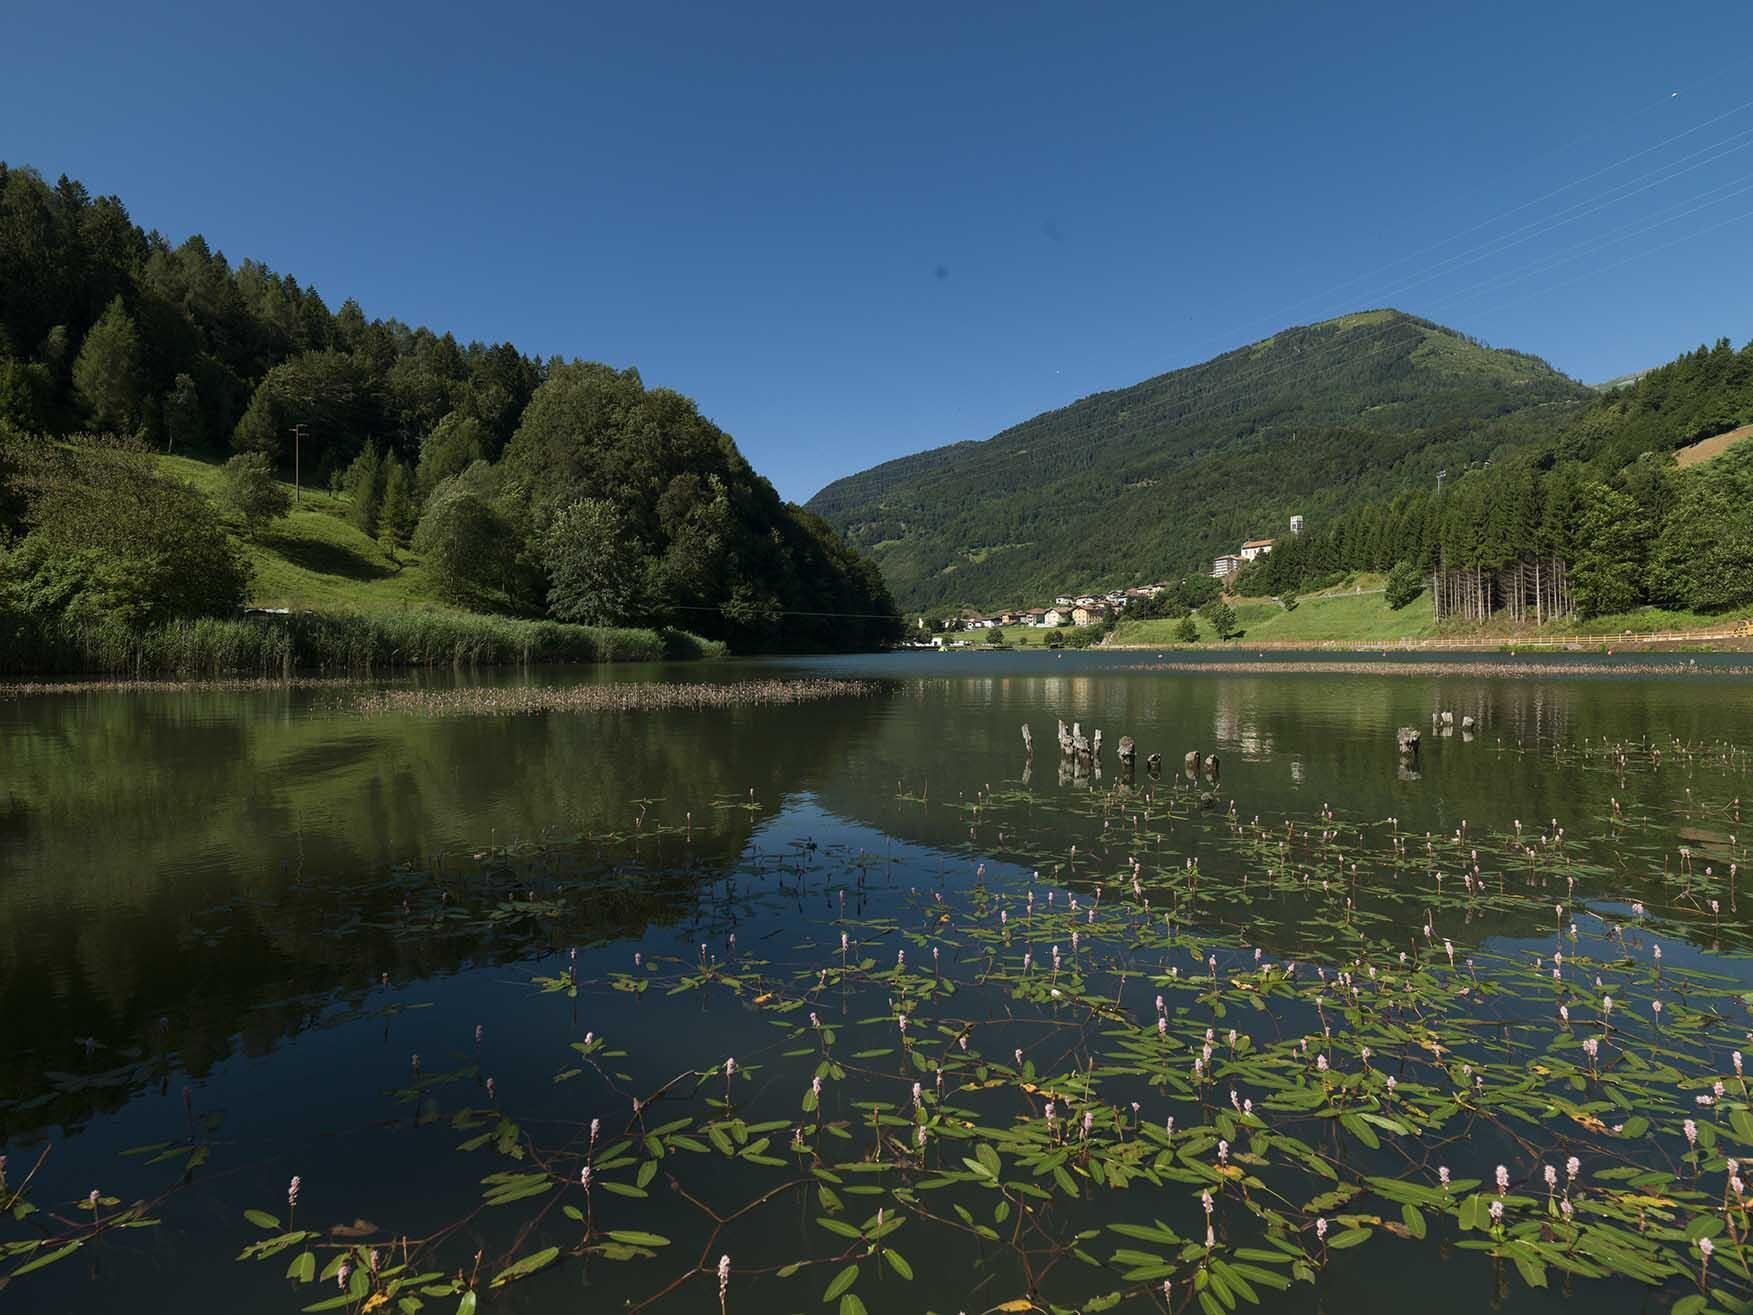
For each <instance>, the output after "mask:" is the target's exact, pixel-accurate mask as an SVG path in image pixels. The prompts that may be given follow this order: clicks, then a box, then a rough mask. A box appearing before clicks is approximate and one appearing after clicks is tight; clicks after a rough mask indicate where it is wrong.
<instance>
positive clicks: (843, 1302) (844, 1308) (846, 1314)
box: [840, 1292, 865, 1315]
mask: <svg viewBox="0 0 1753 1315" xmlns="http://www.w3.org/2000/svg"><path fill="white" fill-rule="evenodd" d="M840 1315H865V1311H864V1303H863V1302H862V1301H860V1300H859V1299H858V1294H857V1293H856V1292H848V1293H847V1294H846V1295H845V1296H844V1297H841V1298H840Z"/></svg>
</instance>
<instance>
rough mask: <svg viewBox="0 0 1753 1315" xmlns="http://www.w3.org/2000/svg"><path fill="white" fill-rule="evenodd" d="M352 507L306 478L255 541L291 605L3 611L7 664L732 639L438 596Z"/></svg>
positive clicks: (389, 654)
mask: <svg viewBox="0 0 1753 1315" xmlns="http://www.w3.org/2000/svg"><path fill="white" fill-rule="evenodd" d="M159 460H160V463H161V467H162V469H163V470H164V472H165V473H166V474H169V475H173V476H175V477H177V478H179V479H182V480H185V481H187V482H188V483H190V484H193V485H194V486H195V487H196V488H198V489H200V490H201V491H202V492H203V493H205V494H206V495H207V496H208V497H210V498H215V499H216V498H217V495H218V491H219V478H220V476H219V467H218V465H216V464H213V463H210V462H205V461H199V460H196V459H193V458H190V457H177V456H165V457H161V458H159ZM348 512H349V505H348V501H347V499H345V498H343V497H337V496H336V495H334V494H331V493H329V492H327V491H326V490H321V491H319V490H315V489H310V488H306V489H305V490H304V491H303V493H302V496H301V498H300V500H299V503H298V505H297V506H296V507H294V509H293V511H292V513H291V514H290V515H288V516H286V517H285V518H284V519H282V520H279V521H276V522H274V523H273V525H272V526H270V527H269V529H268V530H267V531H266V532H265V533H264V534H263V535H262V536H261V537H260V539H259V540H257V541H255V542H246V544H245V549H246V551H247V552H248V554H249V558H250V564H251V566H252V567H253V569H254V576H253V580H252V583H251V588H250V597H249V604H250V606H251V607H254V608H262V609H282V608H283V609H287V612H288V615H284V616H282V615H243V616H236V617H200V618H196V619H194V620H188V621H173V622H168V623H166V624H163V625H156V626H149V627H147V628H145V629H143V630H133V629H129V628H127V627H124V626H121V625H106V624H92V625H85V624H53V625H51V624H39V623H36V622H33V621H30V620H28V619H23V618H17V617H10V616H0V675H41V674H74V673H80V674H93V675H109V676H218V675H230V674H242V675H249V676H286V675H291V674H292V673H293V672H295V671H321V672H327V673H332V674H365V673H369V672H372V671H378V670H386V669H391V668H397V667H436V666H498V665H519V664H524V663H530V662H656V661H661V660H663V659H665V658H693V657H712V656H721V655H722V654H723V653H724V646H723V645H722V644H720V643H718V642H716V641H712V640H705V639H701V638H699V637H698V636H696V635H691V634H688V633H686V632H684V631H680V630H669V629H664V630H654V629H646V628H637V627H614V626H580V625H566V624H562V623H560V622H556V621H547V620H539V619H525V618H520V617H513V616H501V615H492V614H484V613H478V612H470V611H467V610H465V609H463V608H460V607H456V606H454V605H452V604H450V603H447V602H445V601H444V600H443V599H441V598H439V597H438V596H437V591H436V589H435V588H434V587H433V585H432V582H431V581H430V580H429V579H428V578H427V576H426V573H425V572H424V571H423V570H422V569H421V564H420V559H419V556H418V554H415V553H413V552H411V551H409V552H402V553H400V554H398V555H397V557H396V558H394V559H392V558H391V557H390V555H389V554H388V553H386V552H385V551H384V550H383V548H382V547H380V546H379V545H378V543H377V542H376V541H375V540H373V539H371V538H369V537H368V536H367V535H365V534H364V533H363V532H362V531H361V530H360V529H359V528H358V527H357V526H355V525H354V524H353V522H352V521H351V520H350V519H349V516H348Z"/></svg>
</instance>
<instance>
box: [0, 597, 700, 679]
mask: <svg viewBox="0 0 1753 1315" xmlns="http://www.w3.org/2000/svg"><path fill="white" fill-rule="evenodd" d="M724 651H725V649H724V645H723V644H721V643H718V642H716V641H712V640H705V639H701V638H699V637H698V636H696V635H690V634H687V633H686V632H684V631H679V630H662V631H659V630H638V629H624V628H615V627H606V626H575V625H562V624H560V623H558V622H554V621H525V620H519V619H517V618H513V617H500V616H474V615H467V614H461V613H447V612H407V613H384V614H381V615H363V614H354V613H320V612H310V613H302V614H298V615H292V616H240V617H224V618H221V617H199V618H195V619H192V620H182V621H169V622H164V623H162V624H159V625H153V626H147V627H144V628H140V629H134V628H132V627H128V626H123V625H118V624H113V623H101V622H100V623H89V624H67V623H53V622H47V623H46V622H40V621H36V620H34V619H31V618H26V617H17V616H6V615H0V674H4V675H45V674H54V675H77V674H89V675H105V676H127V677H131V678H135V679H140V678H144V677H150V676H185V677H186V676H224V675H245V676H278V677H282V678H285V677H290V676H291V675H293V674H294V673H295V672H300V671H319V672H331V673H346V674H351V675H363V674H369V673H370V672H373V671H379V670H389V669H395V668H401V667H446V666H450V667H476V666H522V665H527V664H530V663H537V662H657V661H662V660H664V659H666V658H699V657H717V656H722V655H723V653H724Z"/></svg>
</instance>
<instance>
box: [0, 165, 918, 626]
mask: <svg viewBox="0 0 1753 1315" xmlns="http://www.w3.org/2000/svg"><path fill="white" fill-rule="evenodd" d="M295 430H296V432H297V433H298V434H299V435H301V436H302V439H301V441H300V442H298V444H297V447H296V450H295V439H294V433H295ZM150 451H158V452H172V453H175V454H178V455H194V456H207V457H209V458H210V459H213V460H215V461H217V460H221V459H229V460H228V465H227V468H226V471H225V478H224V481H223V483H222V488H223V490H224V496H223V497H222V498H221V500H220V502H219V503H218V504H217V505H213V504H211V503H210V501H209V500H208V499H207V498H206V497H205V496H204V495H199V494H193V493H192V492H191V491H190V490H189V489H188V488H187V486H182V485H179V483H178V481H177V480H175V479H174V477H173V476H171V475H170V474H168V473H166V472H164V471H162V470H161V471H159V472H158V473H154V472H153V469H152V464H151V463H150V462H146V463H144V464H143V463H142V462H141V461H140V460H139V459H137V458H138V457H139V456H140V455H141V454H144V453H146V452H150ZM295 459H296V460H297V461H298V464H299V473H300V475H301V478H302V480H303V483H304V484H305V485H306V486H313V485H314V486H320V487H325V488H329V489H332V490H334V491H336V492H338V493H340V494H342V495H343V505H344V506H345V507H346V508H348V514H349V515H350V516H351V517H352V519H353V520H354V521H355V523H356V524H357V525H358V527H359V528H360V529H361V530H363V531H364V532H366V533H367V534H369V535H371V536H372V537H373V538H374V539H378V540H380V541H381V542H382V543H383V544H384V545H385V551H386V552H387V553H388V554H389V555H390V557H391V558H392V559H393V558H394V557H395V555H396V554H397V553H398V552H400V551H403V550H405V549H406V548H408V547H410V546H413V547H416V548H417V549H418V550H419V553H420V556H421V560H422V568H423V571H424V573H425V575H426V576H427V577H429V578H431V579H433V580H435V581H437V582H438V585H439V587H440V589H441V590H442V592H443V595H444V597H445V598H447V599H448V600H449V601H451V602H453V603H455V604H457V605H459V606H463V607H467V608H469V609H472V610H477V611H497V612H506V613H511V614H517V615H525V616H548V617H552V618H555V619H559V620H565V621H576V622H586V623H591V624H601V625H626V624H632V625H644V626H657V625H675V626H679V627H682V628H685V629H687V630H691V631H695V632H698V633H700V634H703V635H706V636H708V637H711V638H720V639H725V640H728V641H730V642H731V643H732V644H733V645H735V646H738V647H741V648H746V649H747V648H773V647H829V646H845V647H861V646H867V645H869V644H871V643H873V642H875V641H878V640H880V639H883V638H887V637H888V636H889V635H891V634H892V633H894V630H895V627H896V624H897V622H896V621H895V619H894V608H893V604H892V602H891V600H890V597H889V594H888V591H887V589H886V588H885V586H884V584H883V581H882V579H881V577H880V575H879V574H878V572H877V571H876V569H875V568H874V566H873V565H872V564H871V563H870V562H869V561H867V560H866V559H864V558H861V557H860V556H859V555H858V554H857V553H855V552H853V551H851V550H850V549H849V548H848V547H847V546H846V545H845V544H844V543H842V542H841V541H840V540H839V539H838V538H837V537H836V535H835V534H834V532H833V531H832V530H831V529H829V528H828V526H827V525H826V524H825V523H824V522H823V521H821V520H820V519H819V518H818V517H816V516H814V515H812V514H809V513H807V512H804V511H802V510H801V509H799V508H796V507H793V506H788V505H787V504H785V503H783V502H782V501H781V500H780V498H779V497H778V495H777V494H776V493H775V491H774V489H773V487H772V485H771V484H769V483H768V481H767V480H765V479H763V478H762V477H761V476H759V475H758V474H756V473H755V472H754V471H753V470H752V469H751V468H750V467H749V465H748V463H747V462H746V461H745V460H744V459H743V457H742V455H741V454H740V453H739V452H738V450H737V447H736V444H735V443H734V441H733V440H732V439H731V437H730V436H729V435H728V434H725V433H724V432H723V431H722V430H720V429H718V428H717V427H716V426H715V425H713V424H712V423H710V422H709V421H708V420H706V419H705V418H704V417H702V416H701V415H700V413H699V411H698V409H697V408H696V406H695V405H694V403H693V402H692V401H691V400H689V399H688V398H686V397H684V396H682V395H681V394H679V393H676V392H673V391H670V390H668V389H663V388H647V387H646V386H645V385H644V384H643V382H642V381H641V379H640V377H639V375H638V373H637V372H636V371H634V370H631V369H629V370H615V369H612V368H610V367H608V366H603V365H595V364H590V363H585V362H578V361H570V362H568V361H561V360H559V359H558V358H556V359H552V360H546V361H544V360H541V359H538V358H536V357H535V356H533V355H530V354H528V353H526V352H524V351H520V350H519V349H518V348H517V347H515V346H513V345H512V344H510V343H494V344H486V343H479V342H469V343H462V342H459V341H457V340H456V339H455V338H454V337H453V336H452V335H450V334H449V333H441V332H436V331H434V330H431V329H426V328H410V327H409V326H408V325H406V324H403V323H400V322H399V321H396V320H393V319H368V318H367V317H366V315H365V314H364V312H363V311H362V310H361V308H360V307H359V305H358V304H357V303H356V302H354V301H351V300H348V301H344V302H342V303H341V305H340V306H339V308H337V309H333V310H331V308H330V307H329V305H328V303H327V302H325V300H324V299H323V298H322V297H321V296H319V295H318V293H317V291H316V290H315V289H314V288H311V287H308V286H302V285H300V283H299V282H298V281H297V280H296V279H294V278H293V277H291V276H290V275H284V274H277V273H275V272H274V271H273V270H271V269H269V268H268V267H266V266H265V265H262V264H259V263H257V262H254V261H250V260H245V261H242V262H239V263H236V264H233V263H232V262H231V261H229V260H227V259H226V257H225V256H224V255H223V254H221V253H220V252H217V251H214V250H212V249H211V248H210V247H209V246H208V245H207V243H206V242H204V241H203V240H202V239H201V238H200V237H191V238H189V239H188V240H187V241H184V242H182V243H181V244H178V245H174V246H173V245H172V244H171V243H170V242H169V241H168V240H166V239H165V238H164V237H163V236H161V235H160V234H158V233H156V232H146V231H143V230H142V229H141V228H140V227H139V226H137V225H136V224H135V223H134V222H133V220H132V219H131V218H130V216H129V214H128V212H127V210H126V209H125V207H124V206H123V204H122V202H121V201H120V200H119V199H118V198H116V197H93V196H91V195H90V194H89V193H88V192H87V191H86V189H85V188H84V187H83V186H81V185H80V184H79V183H76V182H73V181H70V180H68V179H66V178H62V179H61V180H60V181H59V182H57V183H55V184H54V185H49V184H47V183H46V182H45V181H44V180H43V179H42V178H41V177H40V176H39V175H38V174H36V173H35V172H34V171H32V170H29V169H23V168H9V167H7V166H6V165H5V164H3V163H0V619H3V618H4V616H6V615H11V616H13V617H15V618H16V617H20V616H24V617H29V618H32V619H33V621H35V622H42V621H43V620H45V619H48V620H63V619H64V620H67V621H71V622H86V621H93V620H96V621H105V622H108V621H115V620H122V621H125V622H128V623H130V624H136V623H146V622H154V621H160V620H163V619H165V618H168V617H176V616H185V615H191V614H209V615H210V614H215V613H223V612H225V611H227V610H231V609H234V608H235V607H236V605H237V604H238V603H239V602H241V601H242V600H243V598H244V597H245V595H246V590H247V583H248V580H247V570H248V563H247V554H245V553H244V552H243V551H242V548H241V544H242V542H243V541H245V540H247V539H249V538H251V537H253V536H256V535H260V534H263V533H267V532H271V526H272V524H273V522H274V521H275V519H276V518H277V517H279V516H282V515H284V512H285V505H284V503H285V499H284V495H283V492H282V491H281V490H280V489H279V486H278V484H277V482H276V479H275V477H276V476H280V477H285V478H290V476H291V475H292V472H293V463H294V460H295ZM173 486H174V487H173ZM146 507H150V508H152V512H151V514H145V513H144V512H143V510H142V509H143V508H146Z"/></svg>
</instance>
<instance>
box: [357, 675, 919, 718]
mask: <svg viewBox="0 0 1753 1315" xmlns="http://www.w3.org/2000/svg"><path fill="white" fill-rule="evenodd" d="M883 688H884V686H883V685H882V684H881V683H879V682H877V681H871V680H827V679H814V678H812V679H804V680H740V681H733V682H731V683H728V684H710V683H707V682H704V681H687V682H681V681H673V682H665V681H637V682H635V681H627V682H618V683H615V684H606V685H553V686H535V687H532V686H517V687H475V688H471V689H448V690H424V689H386V690H377V691H375V692H373V693H371V694H368V695H366V696H365V697H364V698H362V699H361V700H360V701H359V704H358V710H359V711H360V712H362V713H364V714H365V715H367V716H381V715H382V714H384V713H394V712H400V713H415V714H417V715H421V716H427V717H455V716H472V717H505V716H517V715H520V714H524V713H535V712H657V711H661V710H665V709H670V708H734V707H745V706H775V705H779V704H789V703H814V702H817V701H819V700H822V699H848V698H868V697H870V696H871V695H873V694H877V693H880V692H881V691H882V690H883Z"/></svg>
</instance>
